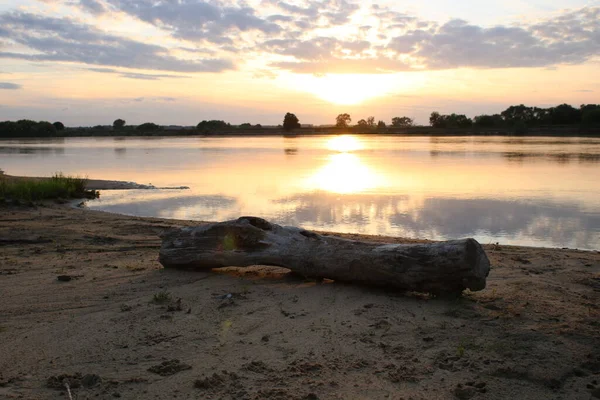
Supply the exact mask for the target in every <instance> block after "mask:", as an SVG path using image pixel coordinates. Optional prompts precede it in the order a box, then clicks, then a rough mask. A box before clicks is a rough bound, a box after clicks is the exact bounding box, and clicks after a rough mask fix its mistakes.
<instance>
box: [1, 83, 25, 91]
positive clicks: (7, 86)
mask: <svg viewBox="0 0 600 400" xmlns="http://www.w3.org/2000/svg"><path fill="white" fill-rule="evenodd" d="M22 87H23V86H22V85H19V84H17V83H11V82H0V89H7V90H17V89H21V88H22Z"/></svg>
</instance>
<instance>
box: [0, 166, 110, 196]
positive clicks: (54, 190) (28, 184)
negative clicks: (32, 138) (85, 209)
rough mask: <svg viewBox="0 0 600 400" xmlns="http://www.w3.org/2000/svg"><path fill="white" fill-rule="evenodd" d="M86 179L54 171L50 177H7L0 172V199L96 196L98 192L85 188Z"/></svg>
mask: <svg viewBox="0 0 600 400" xmlns="http://www.w3.org/2000/svg"><path fill="white" fill-rule="evenodd" d="M86 184H87V179H85V178H80V177H72V176H65V175H63V174H62V173H60V172H59V173H56V174H55V175H53V176H52V177H51V178H20V177H7V176H3V175H2V174H0V199H5V200H12V201H38V200H49V199H69V198H96V197H98V192H97V191H95V190H87V189H86V188H85V187H86Z"/></svg>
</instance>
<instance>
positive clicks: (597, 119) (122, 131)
mask: <svg viewBox="0 0 600 400" xmlns="http://www.w3.org/2000/svg"><path fill="white" fill-rule="evenodd" d="M351 122H352V117H351V116H350V115H349V114H348V113H343V114H339V115H338V116H337V117H336V119H335V125H333V126H330V128H332V129H338V130H341V129H343V130H353V131H356V132H369V131H373V132H389V131H391V132H394V131H395V129H393V128H410V127H413V126H415V125H414V120H413V119H412V118H410V117H406V116H398V117H394V118H392V119H391V124H390V125H387V124H386V123H385V122H384V121H382V120H379V121H377V122H375V117H373V116H369V117H367V118H366V119H360V120H358V122H357V123H356V124H355V125H351ZM429 124H430V125H431V127H433V128H444V129H454V128H472V127H476V128H510V129H513V131H514V132H515V133H525V132H526V131H527V128H529V127H540V126H542V127H543V126H569V125H582V126H590V125H591V126H599V125H600V104H583V105H581V106H580V107H579V108H575V107H573V106H571V105H568V104H561V105H558V106H556V107H549V108H540V107H527V106H525V105H523V104H521V105H518V106H510V107H508V108H507V109H506V110H504V111H502V112H501V113H500V114H490V115H487V114H483V115H478V116H476V117H474V118H472V119H471V118H468V117H467V116H466V115H464V114H454V113H453V114H440V113H439V112H437V111H434V112H432V113H431V115H430V117H429ZM169 128H170V127H163V126H160V125H158V124H155V123H153V122H145V123H143V124H140V125H127V122H126V121H125V120H124V119H121V118H119V119H116V120H115V121H114V122H113V124H112V126H102V125H97V126H94V127H90V128H65V125H64V124H63V123H62V122H60V121H57V122H54V123H50V122H48V121H32V120H27V119H22V120H19V121H4V122H0V138H1V137H48V136H70V135H72V136H76V135H78V134H82V135H89V136H93V135H99V136H100V135H107V136H108V135H115V134H116V135H152V134H156V135H158V134H162V133H164V132H165V131H167V130H171V129H169ZM277 128H279V129H283V130H284V131H287V132H290V131H293V130H295V129H299V128H301V124H300V120H299V119H298V117H297V116H296V115H295V114H293V113H290V112H288V113H286V114H285V116H284V119H283V123H282V124H281V125H278V126H277ZM389 128H392V129H391V130H390V129H389ZM172 129H173V130H174V131H176V132H179V133H181V131H182V130H183V129H184V128H181V127H174V128H172ZM261 129H263V127H262V126H261V125H260V124H256V125H252V124H250V123H243V124H239V125H232V124H230V123H228V122H225V121H222V120H204V121H201V122H200V123H198V125H196V127H195V129H190V130H188V131H189V132H190V134H198V133H200V134H210V133H212V132H220V131H221V132H222V131H231V132H234V131H236V130H239V131H250V130H261Z"/></svg>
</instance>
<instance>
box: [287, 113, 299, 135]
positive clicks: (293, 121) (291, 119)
mask: <svg viewBox="0 0 600 400" xmlns="http://www.w3.org/2000/svg"><path fill="white" fill-rule="evenodd" d="M296 128H300V120H299V119H298V117H296V115H295V114H292V113H286V114H285V116H284V117H283V129H285V130H286V131H291V130H292V129H296Z"/></svg>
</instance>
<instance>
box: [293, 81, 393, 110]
mask: <svg viewBox="0 0 600 400" xmlns="http://www.w3.org/2000/svg"><path fill="white" fill-rule="evenodd" d="M298 78H300V79H298V80H299V81H300V82H298V80H296V82H297V83H296V85H297V87H300V88H302V90H305V91H307V92H309V93H312V94H314V95H315V96H317V97H319V98H321V99H323V100H325V101H328V102H330V103H334V104H340V105H354V104H360V103H362V102H364V101H365V100H368V99H371V98H374V97H379V96H385V95H386V94H388V93H389V92H390V79H389V77H386V76H385V75H383V74H382V75H363V74H343V75H342V74H340V75H325V76H314V75H303V76H299V77H298ZM298 83H299V85H298Z"/></svg>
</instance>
